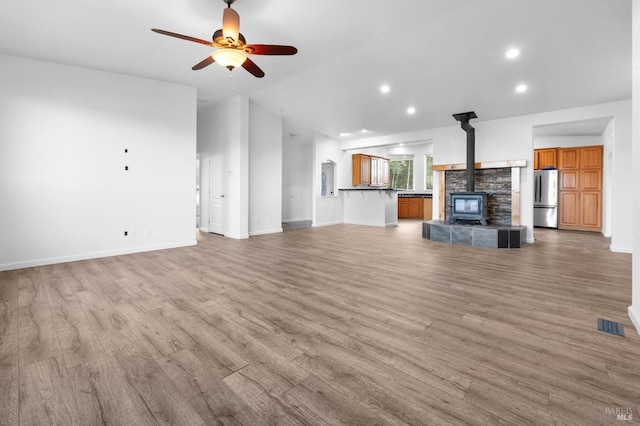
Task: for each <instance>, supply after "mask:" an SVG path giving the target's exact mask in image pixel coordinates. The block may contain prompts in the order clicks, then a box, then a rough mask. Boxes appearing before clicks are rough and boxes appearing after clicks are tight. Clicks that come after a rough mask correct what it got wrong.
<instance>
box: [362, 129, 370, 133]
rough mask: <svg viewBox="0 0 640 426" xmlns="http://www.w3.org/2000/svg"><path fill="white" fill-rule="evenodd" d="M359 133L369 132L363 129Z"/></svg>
mask: <svg viewBox="0 0 640 426" xmlns="http://www.w3.org/2000/svg"><path fill="white" fill-rule="evenodd" d="M360 133H369V131H368V130H367V129H365V128H362V130H360Z"/></svg>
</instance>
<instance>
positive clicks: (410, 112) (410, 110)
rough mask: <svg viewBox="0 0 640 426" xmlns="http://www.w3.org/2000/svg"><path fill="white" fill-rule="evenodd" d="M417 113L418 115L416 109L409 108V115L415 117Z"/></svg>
mask: <svg viewBox="0 0 640 426" xmlns="http://www.w3.org/2000/svg"><path fill="white" fill-rule="evenodd" d="M415 113H416V109H415V107H412V106H410V107H409V108H407V114H410V115H413V114H415Z"/></svg>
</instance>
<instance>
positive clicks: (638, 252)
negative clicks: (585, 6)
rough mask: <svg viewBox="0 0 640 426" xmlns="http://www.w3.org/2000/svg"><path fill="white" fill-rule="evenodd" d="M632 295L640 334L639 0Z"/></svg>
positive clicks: (639, 3) (639, 1)
mask: <svg viewBox="0 0 640 426" xmlns="http://www.w3.org/2000/svg"><path fill="white" fill-rule="evenodd" d="M632 22H633V165H634V173H633V187H634V188H636V190H635V191H634V192H633V194H634V200H633V201H634V202H633V284H632V285H633V294H632V305H631V306H630V307H629V317H630V318H631V320H632V321H633V324H634V325H635V327H636V330H637V331H638V333H640V225H639V224H640V191H638V190H637V188H640V0H633V16H632Z"/></svg>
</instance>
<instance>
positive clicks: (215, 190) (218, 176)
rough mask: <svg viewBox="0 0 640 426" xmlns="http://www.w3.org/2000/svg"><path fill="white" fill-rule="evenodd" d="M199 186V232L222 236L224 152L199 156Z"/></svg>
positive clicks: (223, 221) (223, 225) (217, 151)
mask: <svg viewBox="0 0 640 426" xmlns="http://www.w3.org/2000/svg"><path fill="white" fill-rule="evenodd" d="M200 184H201V185H200V230H202V231H204V232H211V233H214V234H221V235H224V233H225V187H226V185H225V174H224V150H222V149H219V150H215V151H208V152H205V153H203V154H202V155H201V157H200Z"/></svg>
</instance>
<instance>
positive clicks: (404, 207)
mask: <svg viewBox="0 0 640 426" xmlns="http://www.w3.org/2000/svg"><path fill="white" fill-rule="evenodd" d="M424 200H425V198H422V197H398V219H423V220H424ZM429 212H431V211H429Z"/></svg>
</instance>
